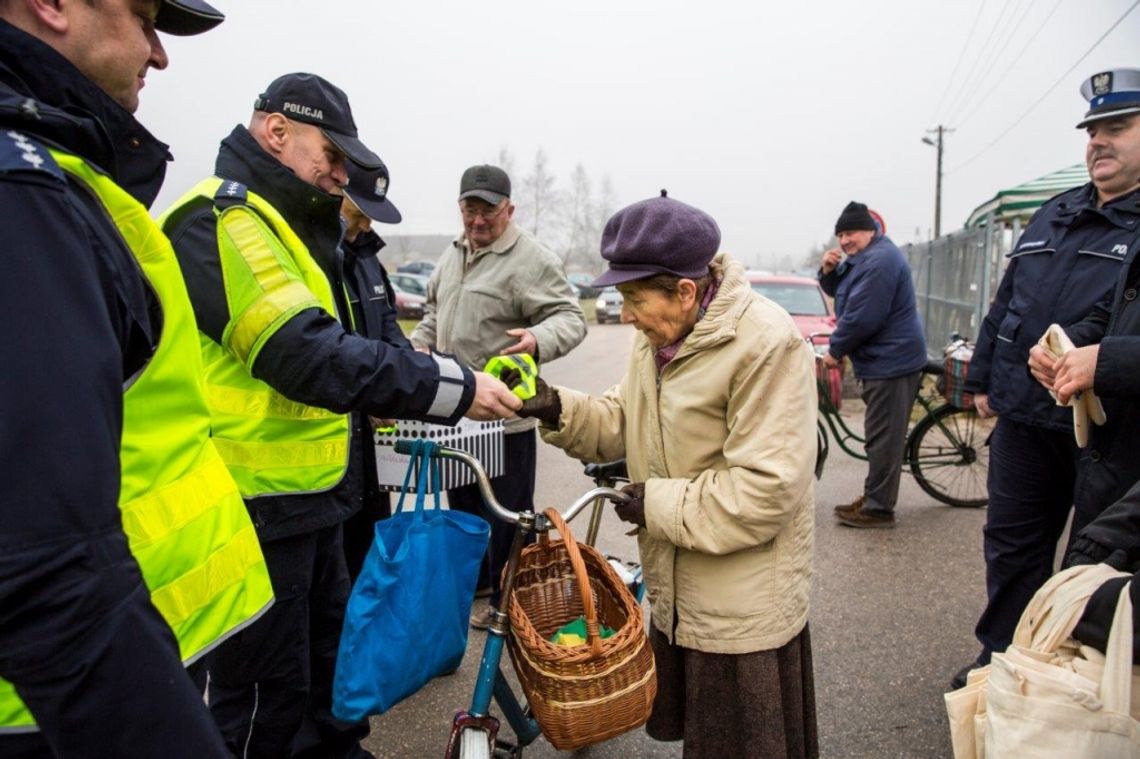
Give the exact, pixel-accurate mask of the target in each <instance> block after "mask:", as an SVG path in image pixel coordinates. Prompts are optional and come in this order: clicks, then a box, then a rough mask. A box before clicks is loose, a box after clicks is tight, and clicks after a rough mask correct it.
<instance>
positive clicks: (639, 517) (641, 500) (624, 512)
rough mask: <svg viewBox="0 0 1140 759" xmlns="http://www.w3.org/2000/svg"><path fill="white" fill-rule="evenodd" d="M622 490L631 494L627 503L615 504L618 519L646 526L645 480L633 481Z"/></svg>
mask: <svg viewBox="0 0 1140 759" xmlns="http://www.w3.org/2000/svg"><path fill="white" fill-rule="evenodd" d="M621 492H623V493H625V494H626V495H628V496H629V500H628V501H626V502H625V503H619V504H617V505H615V506H614V512H616V513H617V515H618V519H620V520H621V521H623V522H629V523H630V524H635V525H637V526H638V527H644V526H645V483H644V482H631V483H630V484H628V485H626V486H625V487H624V488H622V489H621Z"/></svg>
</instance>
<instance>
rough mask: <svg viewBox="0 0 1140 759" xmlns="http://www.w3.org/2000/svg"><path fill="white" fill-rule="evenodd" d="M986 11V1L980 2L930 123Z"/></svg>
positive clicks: (944, 98) (936, 113)
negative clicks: (983, 12)
mask: <svg viewBox="0 0 1140 759" xmlns="http://www.w3.org/2000/svg"><path fill="white" fill-rule="evenodd" d="M985 9H986V0H982V2H981V3H979V4H978V13H977V15H975V16H974V23H973V24H971V25H970V31H969V32H968V33H967V34H966V42H965V43H964V44H963V45H962V50H961V52H959V53H958V60H957V62H956V63H955V64H954V70H953V71H951V72H950V81H948V82H946V89H944V90H942V97H941V98H939V99H938V105H936V106H934V113H932V114H930V121H931V122H933V121H934V117H935V116H937V115H938V112H939V110H940V109H941V108H942V103H943V102H944V101H945V100H946V93H948V92H949V91H950V88H951V86H952V85H953V84H954V77H955V76H957V74H958V67H959V66H961V65H962V60H963V59H964V58H965V57H966V50H968V49H969V47H970V42H971V41H973V39H974V31H975V30H976V29H977V28H978V22H979V21H981V20H982V11H984V10H985Z"/></svg>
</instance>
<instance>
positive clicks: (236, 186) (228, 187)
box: [214, 179, 249, 208]
mask: <svg viewBox="0 0 1140 759" xmlns="http://www.w3.org/2000/svg"><path fill="white" fill-rule="evenodd" d="M248 195H249V188H247V187H246V186H245V185H244V184H242V183H241V182H235V181H233V180H231V179H223V180H222V184H221V185H220V186H219V187H218V191H217V192H215V193H214V205H215V206H217V207H218V208H229V207H230V206H244V205H245V204H246V202H247V200H248Z"/></svg>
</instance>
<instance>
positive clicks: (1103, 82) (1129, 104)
mask: <svg viewBox="0 0 1140 759" xmlns="http://www.w3.org/2000/svg"><path fill="white" fill-rule="evenodd" d="M1081 97H1083V98H1084V99H1085V100H1087V101H1089V112H1088V113H1086V114H1085V117H1084V119H1083V120H1082V121H1081V123H1079V124H1077V129H1084V128H1085V127H1086V126H1088V125H1089V124H1091V123H1093V122H1094V121H1100V120H1101V119H1111V118H1115V117H1117V116H1126V115H1128V114H1130V113H1140V69H1112V70H1111V71H1102V72H1100V73H1099V74H1093V75H1092V76H1090V77H1089V78H1088V79H1086V80H1085V81H1084V82H1083V83H1082V84H1081Z"/></svg>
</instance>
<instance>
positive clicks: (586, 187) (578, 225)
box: [560, 163, 596, 264]
mask: <svg viewBox="0 0 1140 759" xmlns="http://www.w3.org/2000/svg"><path fill="white" fill-rule="evenodd" d="M591 190H592V187H591V183H590V176H589V175H588V174H587V173H586V168H585V167H584V166H582V164H580V163H579V164H578V165H577V166H575V167H574V171H573V172H572V173H571V174H570V189H569V191H568V192H567V193H566V199H565V202H564V203H563V204H562V206H561V212H562V213H561V215H562V229H563V231H564V233H565V240H564V242H563V245H562V246H561V251H560V255H561V257H562V263H563V264H570V263H572V262H576V261H583V263H588V262H589V261H590V260H591V255H590V254H591V252H592V251H591V248H592V247H593V246H594V244H595V242H596V240H594V234H593V233H594V219H593V210H594V209H593V198H591Z"/></svg>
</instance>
